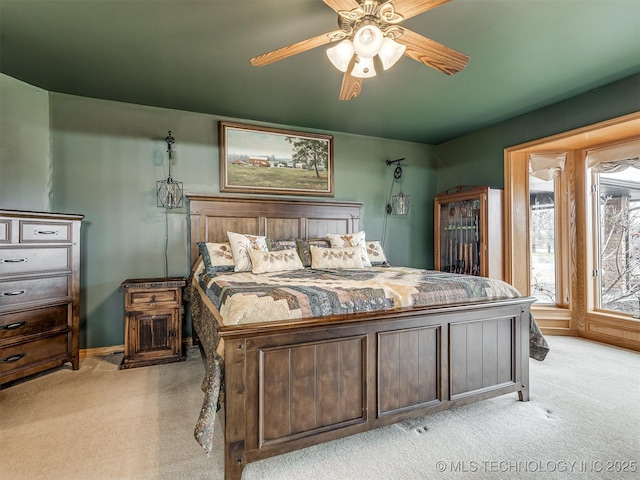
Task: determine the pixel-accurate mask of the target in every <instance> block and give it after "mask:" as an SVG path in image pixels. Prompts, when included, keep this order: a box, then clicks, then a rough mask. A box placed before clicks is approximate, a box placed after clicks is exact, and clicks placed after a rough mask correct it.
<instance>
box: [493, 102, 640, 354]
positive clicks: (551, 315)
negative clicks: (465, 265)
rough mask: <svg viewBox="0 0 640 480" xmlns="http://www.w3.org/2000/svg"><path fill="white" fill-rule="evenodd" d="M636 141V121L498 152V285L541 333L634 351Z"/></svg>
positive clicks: (639, 230) (638, 300)
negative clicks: (529, 303) (527, 304)
mask: <svg viewBox="0 0 640 480" xmlns="http://www.w3.org/2000/svg"><path fill="white" fill-rule="evenodd" d="M639 131H640V112H636V113H632V114H629V115H626V116H623V117H620V118H616V119H611V120H606V121H604V122H601V123H599V124H596V125H590V126H587V127H582V128H579V129H576V130H573V131H571V132H563V133H560V134H557V135H554V136H551V137H546V138H542V139H539V140H536V141H532V142H528V143H525V144H522V145H516V146H514V147H510V148H507V149H506V150H505V212H507V216H506V217H505V222H506V223H505V252H506V263H505V279H506V280H507V281H508V282H510V283H511V284H512V285H513V286H514V287H516V288H517V289H518V290H519V291H520V292H522V293H523V294H527V295H531V296H534V297H535V298H536V299H537V301H536V302H535V303H534V304H533V307H532V312H533V314H534V316H535V317H536V320H537V321H538V324H539V325H540V327H541V328H542V329H543V332H545V333H549V332H554V333H558V334H564V335H567V334H568V335H579V336H581V337H585V338H590V339H593V340H597V341H602V342H605V343H610V344H614V345H618V346H621V347H625V348H632V349H634V350H640V136H638V132H639ZM548 152H564V154H565V162H564V165H557V166H556V167H555V168H554V169H553V175H547V176H546V178H545V176H544V175H542V176H539V175H537V172H538V170H544V168H539V167H540V164H539V163H538V160H536V161H532V159H533V157H534V156H536V155H539V156H546V157H549V156H552V154H550V153H548ZM556 155H557V153H556ZM548 173H549V172H548ZM552 227H553V228H552Z"/></svg>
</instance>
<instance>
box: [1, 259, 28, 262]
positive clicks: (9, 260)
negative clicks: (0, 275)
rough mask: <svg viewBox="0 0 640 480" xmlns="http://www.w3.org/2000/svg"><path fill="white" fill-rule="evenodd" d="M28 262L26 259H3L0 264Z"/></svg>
mask: <svg viewBox="0 0 640 480" xmlns="http://www.w3.org/2000/svg"><path fill="white" fill-rule="evenodd" d="M26 261H27V259H26V258H3V259H1V260H0V263H24V262H26Z"/></svg>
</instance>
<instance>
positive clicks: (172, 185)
mask: <svg viewBox="0 0 640 480" xmlns="http://www.w3.org/2000/svg"><path fill="white" fill-rule="evenodd" d="M164 140H165V141H166V142H167V153H168V154H169V176H168V177H167V179H166V180H159V181H157V182H156V192H157V196H158V203H157V205H158V207H160V208H182V204H183V195H182V192H183V189H182V182H176V181H175V180H174V179H173V178H172V177H171V162H172V160H173V150H172V148H171V146H172V145H173V144H174V143H175V142H176V139H175V138H173V136H172V135H171V130H169V134H168V135H167V137H166V138H165V139H164Z"/></svg>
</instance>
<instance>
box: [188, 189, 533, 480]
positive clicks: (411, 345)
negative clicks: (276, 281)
mask: <svg viewBox="0 0 640 480" xmlns="http://www.w3.org/2000/svg"><path fill="white" fill-rule="evenodd" d="M188 198H189V216H190V248H191V262H192V264H193V263H194V262H195V261H196V259H197V258H198V246H197V242H225V241H227V237H226V232H227V231H234V232H238V233H248V234H254V235H266V236H268V237H270V238H276V239H286V238H302V239H309V238H321V237H324V236H325V235H326V234H327V233H351V232H354V231H358V229H359V228H360V224H359V219H360V210H361V204H360V203H357V202H339V201H314V200H293V199H272V198H256V197H251V198H248V197H234V196H197V195H189V196H188ZM532 302H533V299H532V298H528V297H522V298H515V299H509V300H500V301H491V302H486V303H482V304H478V303H475V304H461V305H454V306H447V307H428V308H411V309H395V310H386V311H381V312H374V313H371V312H368V313H359V314H351V315H341V316H332V317H315V318H310V319H303V320H300V321H295V322H292V321H283V322H269V323H262V324H257V325H256V324H249V325H237V326H223V327H221V328H220V329H219V335H220V336H221V338H222V339H223V345H224V390H225V400H224V426H223V428H224V445H225V447H224V448H225V479H227V480H232V479H240V478H241V476H242V471H243V469H244V467H245V465H246V464H247V463H249V462H253V461H257V460H260V459H263V458H267V457H271V456H274V455H278V454H281V453H285V452H290V451H293V450H298V449H301V448H304V447H308V446H311V445H316V444H318V443H321V442H326V441H330V440H334V439H337V438H341V437H345V436H348V435H352V434H356V433H360V432H364V431H367V430H370V429H374V428H378V427H381V426H384V425H389V424H392V423H395V422H398V421H404V420H407V419H410V418H414V417H418V416H422V415H425V414H430V413H434V412H438V411H441V410H447V409H451V408H453V407H456V406H459V405H464V404H468V403H472V402H477V401H480V400H483V399H487V398H491V397H495V396H498V395H503V394H506V393H512V392H517V393H518V396H519V399H520V400H521V401H527V400H528V398H529V389H528V383H529V367H528V362H529V358H528V356H529V309H530V305H531V303H532ZM194 326H195V322H194ZM196 333H197V332H196ZM205 353H206V352H205Z"/></svg>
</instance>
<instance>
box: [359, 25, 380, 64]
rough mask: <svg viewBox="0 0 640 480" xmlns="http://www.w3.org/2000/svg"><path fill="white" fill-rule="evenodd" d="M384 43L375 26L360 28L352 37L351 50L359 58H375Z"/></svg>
mask: <svg viewBox="0 0 640 480" xmlns="http://www.w3.org/2000/svg"><path fill="white" fill-rule="evenodd" d="M383 41H384V35H383V34H382V30H380V29H379V28H378V27H377V26H376V25H375V24H373V23H367V24H365V25H363V26H361V27H360V28H359V29H358V30H357V31H356V33H355V35H354V36H353V48H354V49H355V51H356V53H357V54H358V56H359V57H361V58H373V57H375V56H376V55H377V54H378V52H379V51H380V48H381V47H382V43H383Z"/></svg>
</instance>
